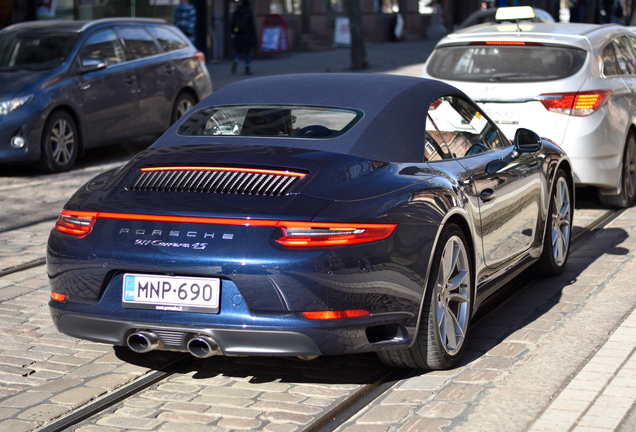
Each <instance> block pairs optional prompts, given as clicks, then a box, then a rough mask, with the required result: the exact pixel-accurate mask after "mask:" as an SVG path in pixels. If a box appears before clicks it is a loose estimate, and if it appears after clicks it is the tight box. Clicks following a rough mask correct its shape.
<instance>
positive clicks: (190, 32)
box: [172, 0, 197, 43]
mask: <svg viewBox="0 0 636 432" xmlns="http://www.w3.org/2000/svg"><path fill="white" fill-rule="evenodd" d="M172 22H173V23H174V25H175V26H177V27H178V28H179V30H181V31H182V32H183V33H184V34H185V35H186V36H187V37H188V39H190V40H191V41H192V43H194V42H195V40H196V38H195V34H194V29H195V25H196V23H197V10H196V8H195V7H194V5H193V4H192V3H190V2H189V1H188V0H181V3H180V4H179V5H178V6H177V7H176V8H174V16H173V19H172Z"/></svg>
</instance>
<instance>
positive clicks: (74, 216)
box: [55, 210, 97, 237]
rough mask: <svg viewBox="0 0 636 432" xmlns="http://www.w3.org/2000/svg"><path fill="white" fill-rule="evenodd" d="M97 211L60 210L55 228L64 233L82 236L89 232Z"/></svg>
mask: <svg viewBox="0 0 636 432" xmlns="http://www.w3.org/2000/svg"><path fill="white" fill-rule="evenodd" d="M96 218H97V212H82V211H70V210H62V213H61V214H60V217H58V218H57V222H55V229H56V230H58V231H59V232H63V233H65V234H71V235H74V236H78V237H84V236H85V235H86V234H88V233H89V232H91V229H93V224H94V223H95V219H96Z"/></svg>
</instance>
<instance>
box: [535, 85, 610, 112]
mask: <svg viewBox="0 0 636 432" xmlns="http://www.w3.org/2000/svg"><path fill="white" fill-rule="evenodd" d="M611 94H612V91H611V90H595V91H585V92H571V93H544V94H542V95H540V96H539V97H540V100H541V103H542V104H543V106H544V107H545V109H547V110H548V111H551V112H555V113H559V114H566V115H572V116H577V117H585V116H589V115H591V114H594V113H595V112H596V111H597V110H598V109H599V108H601V107H602V106H603V105H604V104H605V102H607V99H609V97H610V95H611Z"/></svg>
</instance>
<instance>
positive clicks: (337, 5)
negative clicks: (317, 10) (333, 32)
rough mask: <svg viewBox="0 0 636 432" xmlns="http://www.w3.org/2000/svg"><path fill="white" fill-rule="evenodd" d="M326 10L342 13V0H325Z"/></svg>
mask: <svg viewBox="0 0 636 432" xmlns="http://www.w3.org/2000/svg"><path fill="white" fill-rule="evenodd" d="M326 1H327V10H328V11H329V12H333V13H338V14H342V13H344V11H345V10H344V3H343V1H342V0H326Z"/></svg>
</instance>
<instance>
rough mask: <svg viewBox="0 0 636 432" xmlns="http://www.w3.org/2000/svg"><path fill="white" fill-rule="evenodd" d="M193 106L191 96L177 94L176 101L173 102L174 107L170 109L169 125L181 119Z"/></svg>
mask: <svg viewBox="0 0 636 432" xmlns="http://www.w3.org/2000/svg"><path fill="white" fill-rule="evenodd" d="M194 105H196V102H195V100H194V98H193V97H192V96H190V95H189V94H188V93H179V96H177V100H176V101H175V102H174V107H173V108H172V118H171V121H170V124H174V122H176V121H177V120H179V119H180V118H181V117H183V116H184V115H185V114H186V113H187V112H188V111H190V110H191V109H192V107H193V106H194Z"/></svg>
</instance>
